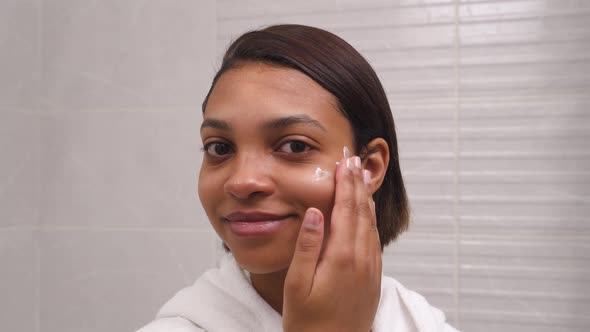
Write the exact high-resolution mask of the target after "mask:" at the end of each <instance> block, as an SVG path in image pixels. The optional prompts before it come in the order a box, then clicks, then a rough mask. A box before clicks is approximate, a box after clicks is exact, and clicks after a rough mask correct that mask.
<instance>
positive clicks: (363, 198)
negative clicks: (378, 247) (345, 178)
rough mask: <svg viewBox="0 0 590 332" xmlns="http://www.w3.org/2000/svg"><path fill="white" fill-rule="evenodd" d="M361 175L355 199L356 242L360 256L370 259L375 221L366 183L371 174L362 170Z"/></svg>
mask: <svg viewBox="0 0 590 332" xmlns="http://www.w3.org/2000/svg"><path fill="white" fill-rule="evenodd" d="M361 174H362V175H361V176H358V177H357V178H356V179H355V181H356V182H357V189H356V199H357V202H358V203H357V204H358V208H357V209H358V210H357V215H358V226H357V232H356V241H357V246H358V248H359V251H360V254H361V255H364V257H372V255H373V254H374V244H373V242H374V236H375V234H374V233H375V232H376V228H375V227H376V221H375V215H374V213H373V204H372V201H373V200H372V198H371V196H370V194H369V190H368V184H367V183H368V182H369V180H370V177H371V172H369V171H368V170H362V173H361Z"/></svg>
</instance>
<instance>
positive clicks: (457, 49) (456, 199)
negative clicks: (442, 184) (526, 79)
mask: <svg viewBox="0 0 590 332" xmlns="http://www.w3.org/2000/svg"><path fill="white" fill-rule="evenodd" d="M459 6H460V4H459V0H455V1H454V14H455V15H454V19H455V21H454V32H455V37H454V53H455V61H454V72H455V77H454V81H455V87H454V99H455V113H454V115H453V120H454V121H453V122H454V126H455V132H454V135H453V151H454V176H453V186H454V195H453V196H454V200H453V221H454V233H455V248H454V251H453V254H454V262H455V270H454V271H453V279H454V282H455V285H454V288H455V296H454V301H455V303H454V305H455V312H454V318H455V324H456V327H457V329H460V328H461V322H460V318H459V317H460V315H459V308H460V299H459V290H460V264H459V254H460V253H459V248H460V234H459V171H460V167H459V162H460V161H459V159H460V158H459V131H460V130H459V129H460V128H459V124H460V123H459V112H460V108H461V104H460V96H459V94H460V92H459V80H460V78H461V71H460V61H461V49H460V45H459V42H460V40H459V15H460V9H459Z"/></svg>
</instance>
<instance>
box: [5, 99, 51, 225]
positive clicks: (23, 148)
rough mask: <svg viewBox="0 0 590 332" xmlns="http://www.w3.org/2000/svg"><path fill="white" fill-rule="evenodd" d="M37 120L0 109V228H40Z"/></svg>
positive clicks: (19, 113)
mask: <svg viewBox="0 0 590 332" xmlns="http://www.w3.org/2000/svg"><path fill="white" fill-rule="evenodd" d="M39 137H40V136H39V116H38V115H35V114H33V113H25V112H20V111H13V110H6V109H0V174H2V175H0V228H1V227H5V226H38V225H39V204H40V199H39V191H40V189H39V181H40V179H39V171H40V167H41V166H40V155H39V149H40V141H39Z"/></svg>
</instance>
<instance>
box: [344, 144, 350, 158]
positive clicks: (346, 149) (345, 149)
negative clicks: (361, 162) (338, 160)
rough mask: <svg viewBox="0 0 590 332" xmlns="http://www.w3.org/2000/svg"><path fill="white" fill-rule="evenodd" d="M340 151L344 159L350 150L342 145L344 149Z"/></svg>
mask: <svg viewBox="0 0 590 332" xmlns="http://www.w3.org/2000/svg"><path fill="white" fill-rule="evenodd" d="M342 153H343V154H344V159H348V157H349V156H350V150H348V146H344V149H342Z"/></svg>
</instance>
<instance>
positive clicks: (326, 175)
mask: <svg viewBox="0 0 590 332" xmlns="http://www.w3.org/2000/svg"><path fill="white" fill-rule="evenodd" d="M333 178H334V175H333V174H332V173H330V172H328V171H326V170H324V169H322V168H321V167H316V169H315V171H314V172H313V175H312V176H311V182H313V183H315V182H320V181H324V180H330V179H333Z"/></svg>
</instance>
